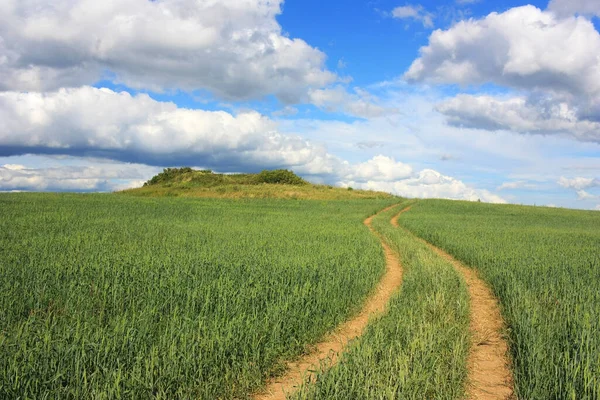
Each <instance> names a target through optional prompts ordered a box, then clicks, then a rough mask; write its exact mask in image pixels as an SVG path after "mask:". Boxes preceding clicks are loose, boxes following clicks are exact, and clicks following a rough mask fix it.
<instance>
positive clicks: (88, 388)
mask: <svg viewBox="0 0 600 400" xmlns="http://www.w3.org/2000/svg"><path fill="white" fill-rule="evenodd" d="M393 201H396V200H393V199H392V200H390V199H387V200H369V201H360V200H358V201H357V200H355V201H327V202H325V201H300V200H299V201H285V200H252V201H250V200H223V199H220V200H215V199H194V200H186V199H166V198H162V199H145V198H135V197H129V196H119V195H110V194H108V195H102V194H95V195H69V194H65V195H58V194H2V195H0V398H2V399H12V398H59V397H60V398H73V399H81V398H136V399H138V398H169V399H172V398H202V399H217V398H244V397H245V396H247V395H248V394H249V393H250V392H252V391H254V390H256V389H257V388H258V387H260V386H261V385H262V383H263V382H264V380H265V379H266V378H267V377H268V376H270V375H272V374H276V373H279V372H281V368H282V366H283V364H282V362H281V360H283V359H286V358H291V357H295V356H297V355H298V354H301V353H302V352H304V351H306V350H307V349H308V347H307V346H308V345H309V344H310V343H312V342H315V341H316V340H318V339H319V338H320V337H321V336H322V335H323V334H324V333H325V332H327V331H328V330H330V329H332V328H333V327H335V326H336V325H338V324H339V323H340V322H342V321H343V320H345V319H346V318H347V317H348V316H349V315H350V314H352V313H353V312H354V311H356V310H357V308H358V307H360V304H361V301H362V300H363V299H364V298H365V297H366V295H367V294H368V293H369V292H370V290H371V289H372V288H373V286H374V284H375V283H376V282H377V281H378V280H379V278H380V276H381V274H382V272H383V266H384V262H383V255H382V250H381V248H380V246H379V241H378V239H377V238H375V237H374V236H373V235H372V234H371V233H370V232H369V231H368V229H367V228H366V227H365V226H364V225H363V224H362V221H363V219H364V218H365V217H367V216H368V215H370V214H373V213H374V212H375V211H377V210H379V209H381V208H383V207H384V206H386V205H388V204H390V203H391V202H393Z"/></svg>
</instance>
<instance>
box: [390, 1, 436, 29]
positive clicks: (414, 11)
mask: <svg viewBox="0 0 600 400" xmlns="http://www.w3.org/2000/svg"><path fill="white" fill-rule="evenodd" d="M392 16H393V17H394V18H398V19H413V20H415V21H419V22H421V23H422V24H423V26H424V27H425V28H433V17H434V16H433V14H432V13H430V12H427V11H426V10H425V9H424V8H423V6H422V5H420V4H417V5H409V4H407V5H405V6H400V7H396V8H394V9H393V10H392Z"/></svg>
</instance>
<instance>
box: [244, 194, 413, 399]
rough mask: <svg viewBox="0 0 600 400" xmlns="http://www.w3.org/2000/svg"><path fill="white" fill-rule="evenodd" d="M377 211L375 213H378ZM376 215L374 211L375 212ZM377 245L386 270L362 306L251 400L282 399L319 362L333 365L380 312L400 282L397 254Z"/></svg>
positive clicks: (289, 365)
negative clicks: (380, 249) (381, 249)
mask: <svg viewBox="0 0 600 400" xmlns="http://www.w3.org/2000/svg"><path fill="white" fill-rule="evenodd" d="M397 206H398V204H396V205H393V206H390V207H388V208H386V209H384V210H381V211H379V213H382V212H385V211H388V210H390V209H392V208H394V207H397ZM379 213H378V214H379ZM376 215H377V214H376ZM373 217H374V216H371V217H369V218H367V219H366V220H365V221H364V224H365V225H366V226H368V227H369V229H370V230H371V232H373V234H375V235H377V236H378V237H379V238H380V239H381V237H380V236H379V234H377V233H376V232H375V230H374V229H373V228H372V227H371V222H372V221H373ZM381 245H382V247H383V250H384V252H385V259H386V272H385V274H384V275H383V278H382V279H381V281H380V282H379V284H378V286H377V288H376V290H375V291H374V292H373V293H372V294H371V295H370V296H369V298H368V299H367V300H366V302H365V304H364V306H363V308H362V310H361V311H360V312H359V313H358V314H357V315H356V316H355V317H354V318H352V319H351V320H349V321H346V322H345V323H343V324H342V325H340V326H339V327H338V328H337V329H336V330H335V331H334V332H333V333H332V334H330V335H328V336H327V337H325V338H324V340H323V341H322V342H320V343H317V344H316V345H315V351H313V352H312V353H311V354H308V355H305V356H304V357H302V358H300V359H299V360H297V361H295V362H290V363H288V365H287V372H286V373H285V375H283V376H281V377H278V378H275V379H273V380H271V381H270V382H268V383H267V385H266V387H265V389H264V391H263V392H262V393H259V394H256V395H255V396H254V397H253V398H254V399H255V400H285V398H286V394H290V393H293V392H294V391H296V390H297V389H298V387H299V386H300V385H301V384H302V383H303V382H306V381H308V380H310V379H312V378H313V376H314V372H313V371H315V370H317V369H318V368H319V366H320V364H322V363H325V365H329V366H333V365H335V364H336V363H337V361H338V357H339V355H340V354H341V353H342V352H343V351H344V349H345V347H346V346H347V345H348V343H349V342H350V341H351V340H353V339H355V338H357V337H359V336H361V335H362V333H363V331H364V330H365V328H366V326H367V323H368V322H369V319H370V318H371V317H373V316H376V315H378V314H381V313H382V312H383V311H384V310H385V307H386V305H387V304H388V302H389V300H390V298H391V297H392V294H393V293H394V292H395V291H396V290H397V289H398V288H399V287H400V285H401V284H402V267H401V265H400V261H399V260H398V256H397V255H396V254H394V252H393V251H392V250H391V249H390V248H389V246H388V245H387V244H386V243H385V242H384V241H383V240H382V239H381Z"/></svg>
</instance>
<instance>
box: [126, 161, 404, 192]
mask: <svg viewBox="0 0 600 400" xmlns="http://www.w3.org/2000/svg"><path fill="white" fill-rule="evenodd" d="M120 193H123V194H128V195H134V196H142V197H213V198H214V197H217V198H275V199H318V200H343V199H388V198H393V197H394V196H393V195H391V194H389V193H384V192H375V191H370V190H354V189H352V188H339V187H334V186H330V185H315V184H312V183H309V182H307V181H305V180H304V179H302V178H300V177H299V176H297V175H296V174H294V173H293V172H291V171H288V170H281V169H280V170H273V171H267V170H265V171H262V172H260V173H258V174H217V173H214V172H212V171H210V170H193V169H191V168H188V167H184V168H166V169H165V170H164V171H163V172H161V173H160V174H158V175H156V176H154V177H153V178H152V179H150V180H149V181H147V182H146V183H144V186H143V187H141V188H136V189H129V190H124V191H122V192H120Z"/></svg>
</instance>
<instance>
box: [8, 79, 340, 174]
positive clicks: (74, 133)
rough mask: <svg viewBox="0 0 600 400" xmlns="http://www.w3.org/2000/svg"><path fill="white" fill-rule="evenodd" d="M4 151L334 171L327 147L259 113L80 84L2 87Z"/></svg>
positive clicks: (229, 167)
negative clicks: (51, 88)
mask: <svg viewBox="0 0 600 400" xmlns="http://www.w3.org/2000/svg"><path fill="white" fill-rule="evenodd" d="M0 120H2V121H3V123H2V124H1V125H0V156H11V155H18V154H27V153H36V154H67V155H74V156H96V157H103V158H110V159H114V160H119V161H126V162H141V163H145V164H149V165H158V166H162V165H182V164H184V165H186V164H187V165H209V166H211V167H214V168H217V169H221V170H240V169H252V168H255V167H256V166H257V165H261V166H263V167H265V168H270V167H273V168H274V167H287V166H304V168H306V169H307V170H311V171H314V170H318V169H323V170H328V169H331V167H330V166H328V165H327V164H328V163H331V162H332V160H334V159H335V158H334V157H333V156H331V155H329V154H327V153H326V151H325V149H324V148H322V147H319V146H316V145H313V144H311V143H310V142H307V141H306V140H304V139H302V138H300V137H298V136H294V135H284V134H281V133H279V132H278V131H277V126H276V123H275V122H274V121H272V120H270V119H268V118H266V117H264V116H262V115H260V114H258V113H256V112H246V113H240V114H237V115H232V114H229V113H227V112H223V111H203V110H190V109H183V108H178V107H177V106H176V105H175V104H173V103H166V102H158V101H155V100H153V99H151V98H150V97H149V96H147V95H144V94H140V95H137V96H132V95H130V94H129V93H126V92H121V93H117V92H114V91H112V90H109V89H96V88H92V87H81V88H74V89H61V90H59V91H56V92H50V93H33V92H29V93H19V92H4V93H0Z"/></svg>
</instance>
